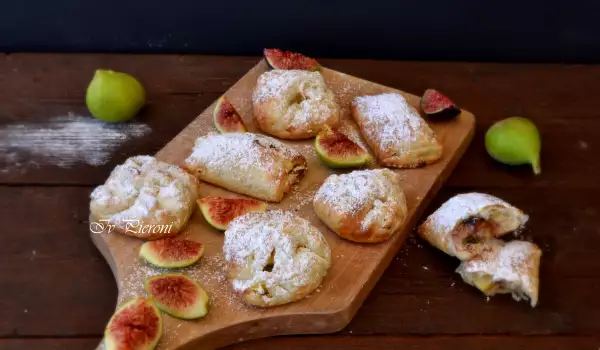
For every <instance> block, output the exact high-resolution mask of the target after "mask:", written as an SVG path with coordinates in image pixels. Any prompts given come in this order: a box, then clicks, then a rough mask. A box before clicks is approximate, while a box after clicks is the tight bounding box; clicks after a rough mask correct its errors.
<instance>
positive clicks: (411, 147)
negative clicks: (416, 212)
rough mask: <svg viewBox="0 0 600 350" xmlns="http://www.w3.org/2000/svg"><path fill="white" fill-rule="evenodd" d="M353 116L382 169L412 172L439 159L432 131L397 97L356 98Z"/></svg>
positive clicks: (436, 141) (439, 153) (389, 94)
mask: <svg viewBox="0 0 600 350" xmlns="http://www.w3.org/2000/svg"><path fill="white" fill-rule="evenodd" d="M352 116H353V118H354V120H355V121H356V123H357V124H358V126H359V128H360V130H361V132H362V134H363V136H364V137H365V140H366V141H367V143H368V144H369V146H370V147H371V149H373V152H374V153H375V155H376V157H377V161H378V162H379V164H381V165H383V166H389V167H395V168H415V167H419V166H422V165H426V164H430V163H434V162H437V161H438V160H439V159H440V158H441V156H442V145H441V144H440V143H439V142H438V140H437V139H436V136H435V134H434V132H433V130H431V128H430V127H429V125H427V122H425V120H424V119H423V118H421V116H420V115H419V113H418V112H417V111H416V110H415V109H414V108H413V107H411V106H410V105H409V104H408V102H407V101H406V99H405V98H404V97H402V95H400V94H397V93H385V94H379V95H373V96H359V97H356V98H355V99H354V100H353V101H352Z"/></svg>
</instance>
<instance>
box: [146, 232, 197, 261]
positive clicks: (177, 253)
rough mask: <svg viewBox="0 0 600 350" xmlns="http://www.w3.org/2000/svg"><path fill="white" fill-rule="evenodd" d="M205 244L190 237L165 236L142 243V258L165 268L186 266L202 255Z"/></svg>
mask: <svg viewBox="0 0 600 350" xmlns="http://www.w3.org/2000/svg"><path fill="white" fill-rule="evenodd" d="M203 253H204V245H203V244H202V243H200V242H196V241H192V240H190V239H174V238H165V239H158V240H156V241H149V242H146V243H144V244H142V247H141V248H140V258H142V259H144V260H146V261H147V262H149V263H150V264H152V265H155V266H158V267H165V268H176V267H185V266H190V265H192V264H194V263H195V262H196V261H198V260H199V259H200V257H202V254H203Z"/></svg>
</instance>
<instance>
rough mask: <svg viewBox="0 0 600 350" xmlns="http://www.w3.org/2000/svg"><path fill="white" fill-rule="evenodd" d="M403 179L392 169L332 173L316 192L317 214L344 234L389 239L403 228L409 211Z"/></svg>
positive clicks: (353, 238) (373, 240) (359, 239)
mask: <svg viewBox="0 0 600 350" xmlns="http://www.w3.org/2000/svg"><path fill="white" fill-rule="evenodd" d="M400 181H401V179H400V175H399V174H397V173H395V172H394V171H392V170H389V169H375V170H356V171H353V172H351V173H348V174H342V175H330V176H329V177H328V178H327V179H326V180H325V182H324V183H323V185H322V186H321V188H319V190H318V191H317V193H316V194H315V197H314V200H313V207H314V209H315V213H316V214H317V216H318V217H319V218H320V219H321V221H323V222H324V223H325V225H327V226H328V227H329V228H330V229H331V230H332V231H334V232H335V233H337V234H338V235H339V236H340V237H343V238H345V239H348V240H350V241H354V242H361V243H376V242H382V241H385V240H387V239H388V238H390V237H391V236H392V235H393V234H394V233H395V232H396V231H398V229H399V228H400V227H402V225H403V224H404V221H405V220H406V216H407V213H408V209H407V207H406V199H405V197H404V192H403V191H402V188H401V187H400Z"/></svg>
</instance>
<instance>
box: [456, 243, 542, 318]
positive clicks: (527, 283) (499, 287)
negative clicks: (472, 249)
mask: <svg viewBox="0 0 600 350" xmlns="http://www.w3.org/2000/svg"><path fill="white" fill-rule="evenodd" d="M488 243H489V244H488V246H489V247H490V250H489V251H487V252H485V253H484V254H481V255H479V256H477V257H475V258H473V259H471V260H469V261H463V262H462V263H461V264H460V266H459V267H458V269H456V272H457V273H458V274H460V276H461V277H462V279H463V281H465V282H466V283H468V284H470V285H472V286H474V287H476V288H477V289H479V290H480V291H482V292H483V294H485V295H487V296H492V295H495V294H504V293H511V294H512V296H513V298H514V299H515V300H517V301H519V300H521V299H525V300H529V301H530V304H531V307H535V305H536V304H537V301H538V292H539V269H540V258H541V256H542V251H541V250H540V248H538V246H536V245H535V244H533V243H530V242H526V241H511V242H508V243H504V242H503V241H500V240H493V241H490V242H488Z"/></svg>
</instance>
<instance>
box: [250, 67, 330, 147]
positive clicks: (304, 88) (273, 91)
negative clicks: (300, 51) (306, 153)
mask: <svg viewBox="0 0 600 350" xmlns="http://www.w3.org/2000/svg"><path fill="white" fill-rule="evenodd" d="M252 107H253V114H254V119H255V120H256V123H257V124H258V127H259V128H260V129H261V130H262V131H264V132H266V133H267V134H270V135H273V136H277V137H279V138H282V139H290V140H295V139H307V138H311V137H313V136H316V135H317V134H318V133H319V132H320V131H321V129H323V126H324V125H326V124H327V125H330V126H335V125H337V124H338V122H339V119H340V107H339V106H338V104H337V102H336V101H335V96H334V94H333V92H331V90H329V88H328V87H327V85H325V80H323V76H321V73H319V72H309V71H305V70H271V71H268V72H265V73H263V74H262V75H261V76H260V77H259V78H258V82H257V83H256V88H255V89H254V94H253V97H252Z"/></svg>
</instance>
